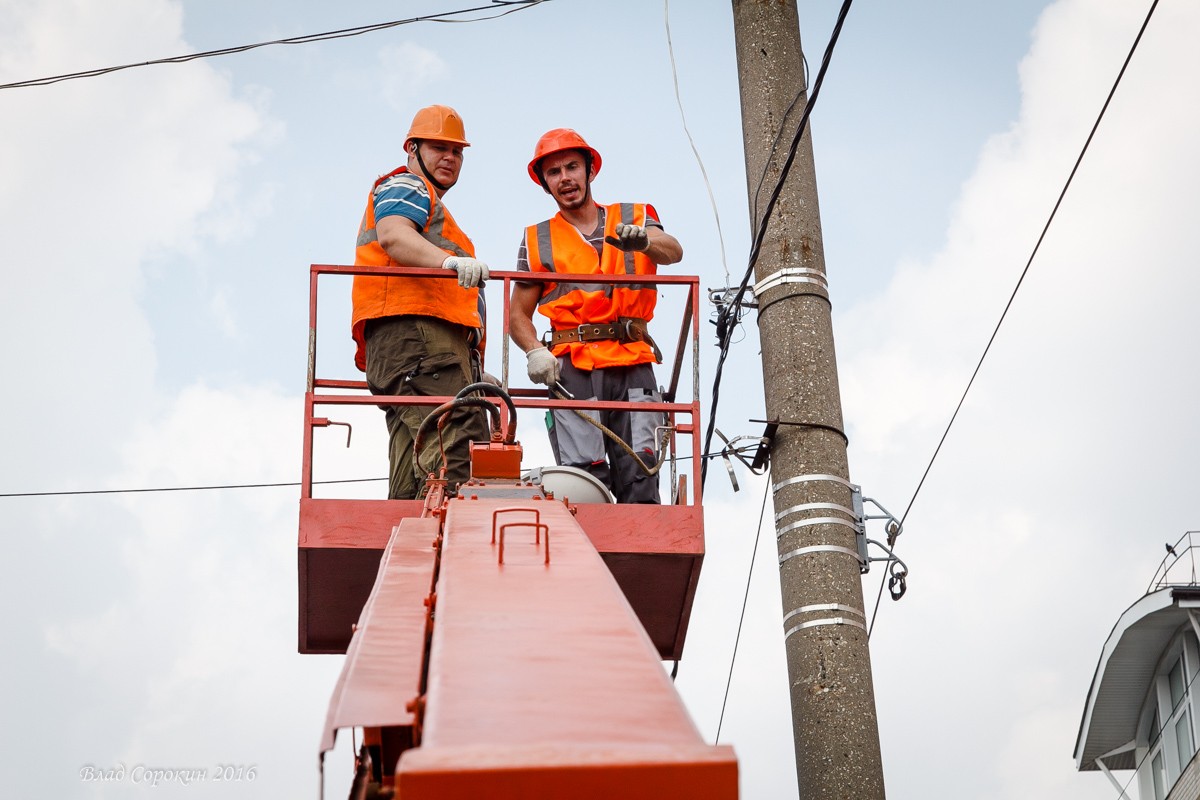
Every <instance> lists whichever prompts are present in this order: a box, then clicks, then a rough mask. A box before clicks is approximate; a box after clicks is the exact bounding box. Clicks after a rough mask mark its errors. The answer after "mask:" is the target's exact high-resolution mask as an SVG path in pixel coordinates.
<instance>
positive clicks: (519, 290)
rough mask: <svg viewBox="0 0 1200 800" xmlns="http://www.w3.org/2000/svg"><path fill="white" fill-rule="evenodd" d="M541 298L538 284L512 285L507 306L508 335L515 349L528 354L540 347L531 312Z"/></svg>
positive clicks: (535, 308)
mask: <svg viewBox="0 0 1200 800" xmlns="http://www.w3.org/2000/svg"><path fill="white" fill-rule="evenodd" d="M541 297H542V284H540V283H513V290H512V303H511V305H510V306H509V314H508V333H509V335H510V336H511V337H512V340H513V341H514V342H516V344H517V347H519V348H521V349H522V350H524V351H525V352H526V353H528V352H529V351H530V350H534V349H536V348H538V347H541V346H542V343H541V342H540V341H538V336H537V329H536V328H534V326H533V312H534V311H536V310H537V303H538V300H540V299H541Z"/></svg>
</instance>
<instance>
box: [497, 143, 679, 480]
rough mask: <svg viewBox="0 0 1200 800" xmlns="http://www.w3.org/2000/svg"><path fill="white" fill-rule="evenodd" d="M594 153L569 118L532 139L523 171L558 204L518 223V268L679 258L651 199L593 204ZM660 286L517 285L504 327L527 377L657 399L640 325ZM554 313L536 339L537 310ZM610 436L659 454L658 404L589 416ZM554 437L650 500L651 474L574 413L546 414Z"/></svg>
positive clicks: (604, 396)
mask: <svg viewBox="0 0 1200 800" xmlns="http://www.w3.org/2000/svg"><path fill="white" fill-rule="evenodd" d="M600 165H601V158H600V153H599V152H597V151H596V150H595V149H594V148H592V147H591V146H590V145H589V144H588V143H587V142H586V141H584V139H583V137H582V136H580V135H579V134H578V133H576V132H575V131H573V130H571V129H569V128H557V129H555V130H552V131H549V132H547V133H546V134H545V135H543V136H542V138H541V139H539V140H538V143H537V146H536V147H535V148H534V152H533V159H532V160H531V161H530V162H529V177H530V178H532V179H533V181H534V183H537V184H539V185H540V186H541V187H542V188H543V189H544V190H545V191H546V193H547V194H549V195H550V196H551V197H553V198H554V201H555V202H556V203H557V204H558V213H557V214H555V215H554V216H553V217H552V218H550V219H548V220H546V221H544V222H539V223H538V224H536V225H530V226H529V227H528V228H526V229H525V235H524V237H523V238H522V240H521V246H520V250H519V252H518V255H517V269H519V270H529V271H532V272H554V273H558V274H564V273H574V274H583V275H595V274H604V275H633V274H637V275H653V274H655V273H656V272H657V268H658V265H660V264H674V263H675V262H677V261H679V260H680V259H682V258H683V247H682V246H681V245H680V244H679V242H678V240H676V239H675V237H673V236H671V235H669V234H667V233H666V232H665V231H664V230H663V227H662V224H661V223H660V222H659V221H658V213H657V212H656V211H655V210H654V207H653V206H651V205H648V204H645V203H614V204H612V205H600V204H599V203H597V202H596V201H595V200H594V199H593V198H592V180H593V179H594V178H595V177H596V175H597V174H598V173H599V172H600ZM657 298H658V291H657V289H656V287H654V286H645V285H638V284H623V285H612V284H608V285H600V284H589V283H566V282H563V283H531V282H526V283H517V284H514V286H513V296H512V313H511V316H510V324H509V331H510V334H511V335H512V338H513V341H515V342H516V343H517V345H518V346H519V347H521V349H523V350H524V351H525V355H526V358H527V360H528V370H529V378H530V380H532V381H534V382H535V383H542V384H545V385H546V386H548V387H556V388H557V387H561V388H564V389H566V390H567V392H569V393H570V394H571V395H573V396H574V397H575V398H577V399H583V400H605V401H621V402H658V401H659V399H660V398H659V393H658V390H657V389H656V388H655V386H656V384H655V381H654V367H653V365H654V364H655V363H656V362H660V361H661V360H662V358H661V355H659V353H658V348H657V347H656V346H655V345H654V340H653V339H651V338H650V335H649V332H648V330H647V323H648V322H649V321H650V319H651V318H652V317H653V316H654V305H655V301H656V300H657ZM535 309H536V310H537V311H540V312H541V313H542V314H543V315H544V316H545V317H547V318H548V319H549V321H550V331H549V332H548V333H547V339H546V340H545V341H543V340H541V339H539V338H538V335H537V331H536V329H535V327H534V323H533V312H534V310H535ZM591 416H592V417H593V418H594V419H597V421H599V422H601V423H602V424H604V425H605V426H606V427H607V428H609V429H610V430H612V431H613V432H614V433H616V434H617V436H619V437H620V438H621V439H622V440H623V441H625V442H626V443H628V444H629V445H630V447H631V448H632V449H633V450H634V451H635V452H636V453H637V454H638V456H639V459H640V460H641V461H642V462H643V463H644V464H646V465H653V464H654V463H655V455H656V452H657V449H658V448H657V442H656V438H657V437H656V428H658V427H659V426H661V425H662V424H663V418H662V414H661V413H657V412H641V411H638V412H606V413H603V414H600V415H595V414H592V415H591ZM547 423H548V426H549V428H550V443H551V446H552V447H553V449H554V456H555V458H556V459H557V461H558V463H559V464H561V465H568V466H574V467H580V468H582V469H585V470H587V471H588V472H590V473H591V474H592V475H594V476H595V477H597V478H599V479H600V480H601V481H603V482H604V483H605V484H606V485H607V486H608V487H609V488H610V489H611V490H612V492H613V494H614V495H615V496H616V498H617V501H618V502H621V503H657V502H660V500H659V495H658V478H657V476H650V475H647V474H646V472H645V471H644V470H643V469H642V468H641V467H640V466H639V465H638V464H637V462H636V461H635V460H634V459H633V458H632V457H631V456H630V455H629V454H628V453H627V452H626V451H625V450H624V449H623V448H622V447H621V446H620V445H619V444H617V443H616V442H613V441H612V440H611V439H608V438H607V437H606V436H605V435H604V433H603V432H602V431H601V430H600V429H599V428H597V427H596V426H594V425H592V424H590V423H588V422H587V421H586V420H584V419H581V418H580V417H579V416H578V415H577V414H576V413H575V412H574V411H569V410H568V411H560V410H555V411H551V412H550V413H549V414H548V415H547Z"/></svg>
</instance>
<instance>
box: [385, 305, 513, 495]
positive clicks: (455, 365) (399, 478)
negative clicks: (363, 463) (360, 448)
mask: <svg viewBox="0 0 1200 800" xmlns="http://www.w3.org/2000/svg"><path fill="white" fill-rule="evenodd" d="M364 335H365V338H366V342H367V386H368V387H369V388H370V390H371V393H372V394H383V395H405V396H409V395H424V396H438V395H441V396H447V397H453V396H454V395H456V394H458V392H459V390H460V389H462V388H463V387H464V386H466V385H467V384H469V383H474V382H475V381H476V380H477V376H478V374H479V368H478V366H477V364H478V362H477V360H476V358H475V356H474V355H473V351H474V348H473V347H472V346H471V345H470V342H469V337H470V336H471V329H469V328H466V327H464V326H462V325H456V324H454V323H452V322H446V321H445V320H442V319H438V318H436V317H422V316H397V317H382V318H380V319H373V320H368V321H367V324H366V327H365V330H364ZM383 409H384V414H385V419H386V421H387V428H388V462H389V464H390V467H391V469H390V476H389V479H388V497H389V498H391V499H393V500H408V499H412V498H415V497H418V496H420V494H421V492H422V490H423V489H424V486H425V478H426V475H427V473H429V472H432V473H434V474H435V475H436V474H438V472H439V471H440V470H441V468H442V466H443V462H442V457H441V448H440V447H439V445H438V434H437V428H436V426H434V427H427V428H426V434H425V444H424V446H423V448H422V451H423V452H422V453H421V458H420V464H421V469H419V470H415V469H414V465H413V439H414V438H415V437H416V435H417V430H418V428H420V426H421V422H422V420H424V419H425V417H426V416H427V415H428V414H429V413H430V412H431V411H433V408H431V407H429V406H385V407H383ZM485 414H486V412H484V411H483V410H482V409H479V408H460V409H457V410H455V411H454V413H453V415H452V416H451V418H450V420H449V422H448V423H447V425H446V427H445V429H444V430H443V436H442V439H443V444H444V446H445V450H446V462H445V467H446V478H447V480H448V482H449V484H448V487H447V488H448V490H449V491H453V490H454V489H455V488H457V486H458V484H459V483H461V482H462V481H465V480H466V479H467V478H469V477H470V476H471V444H470V443H471V442H473V441H482V442H486V441H488V440H489V439H490V438H491V436H490V432H489V429H488V420H487V417H486V415H485Z"/></svg>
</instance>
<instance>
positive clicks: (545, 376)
mask: <svg viewBox="0 0 1200 800" xmlns="http://www.w3.org/2000/svg"><path fill="white" fill-rule="evenodd" d="M525 358H527V359H528V360H529V363H528V365H527V366H528V367H529V380H531V381H533V382H534V383H542V384H545V385H546V386H553V385H554V384H556V383H558V375H559V372H560V370H561V367H559V365H558V359H557V358H556V357H555V355H554V354H553V353H551V352H550V351H549V350H548V349H546V348H545V347H539V348H537V349H536V350H530V351H529V352H528V353H526V354H525Z"/></svg>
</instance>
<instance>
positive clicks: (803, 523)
mask: <svg viewBox="0 0 1200 800" xmlns="http://www.w3.org/2000/svg"><path fill="white" fill-rule="evenodd" d="M810 525H845V526H846V527H847V528H849V529H850V530H852V531H854V532H855V533H858V526H857V525H855V524H854V523H853V522H851V521H850V520H847V519H842V518H841V517H812V518H811V519H802V520H800V521H799V522H792V523H789V524H787V525H784V526H783V527H782V528H780V529H779V530H777V531H775V538H776V540H778V539H781V538H782V537H783V535H784V534H785V533H791V532H792V531H794V530H797V529H799V528H807V527H809V526H810Z"/></svg>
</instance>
